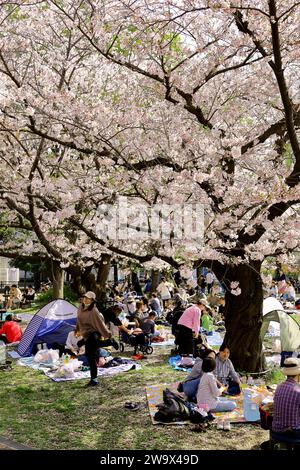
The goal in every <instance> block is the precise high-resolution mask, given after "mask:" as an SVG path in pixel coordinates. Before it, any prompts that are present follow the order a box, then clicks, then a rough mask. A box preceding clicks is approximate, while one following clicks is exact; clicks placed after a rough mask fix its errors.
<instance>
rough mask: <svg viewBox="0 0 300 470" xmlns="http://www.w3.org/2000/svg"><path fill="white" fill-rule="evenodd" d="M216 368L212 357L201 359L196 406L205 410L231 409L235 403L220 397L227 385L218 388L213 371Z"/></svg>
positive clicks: (234, 406)
mask: <svg viewBox="0 0 300 470" xmlns="http://www.w3.org/2000/svg"><path fill="white" fill-rule="evenodd" d="M215 370H216V361H215V359H214V358H212V357H206V358H205V359H203V363H202V372H203V375H202V377H201V380H200V384H199V387H198V391H197V405H198V408H205V409H206V411H212V412H214V411H215V412H218V411H232V410H234V408H236V403H235V402H234V401H231V400H226V398H223V397H222V398H220V396H221V395H222V393H223V392H226V391H227V389H228V387H225V386H222V387H220V388H218V386H217V379H216V376H215V374H214V373H213V372H214V371H215Z"/></svg>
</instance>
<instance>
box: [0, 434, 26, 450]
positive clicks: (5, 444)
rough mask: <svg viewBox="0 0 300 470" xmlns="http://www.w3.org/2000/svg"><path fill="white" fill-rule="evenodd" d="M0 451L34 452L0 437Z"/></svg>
mask: <svg viewBox="0 0 300 470" xmlns="http://www.w3.org/2000/svg"><path fill="white" fill-rule="evenodd" d="M0 450H35V449H33V448H32V447H28V446H24V445H23V444H19V443H18V442H14V441H11V440H10V439H6V438H5V437H1V436H0Z"/></svg>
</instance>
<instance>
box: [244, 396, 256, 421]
mask: <svg viewBox="0 0 300 470" xmlns="http://www.w3.org/2000/svg"><path fill="white" fill-rule="evenodd" d="M244 418H245V420H246V421H259V420H260V413H259V405H258V403H255V401H254V399H253V393H252V392H251V390H249V389H245V390H244Z"/></svg>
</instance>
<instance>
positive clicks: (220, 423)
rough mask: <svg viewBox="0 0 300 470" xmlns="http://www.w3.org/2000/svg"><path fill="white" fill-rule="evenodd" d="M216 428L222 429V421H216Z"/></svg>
mask: <svg viewBox="0 0 300 470" xmlns="http://www.w3.org/2000/svg"><path fill="white" fill-rule="evenodd" d="M217 429H224V421H218V422H217Z"/></svg>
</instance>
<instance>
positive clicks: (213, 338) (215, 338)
mask: <svg viewBox="0 0 300 470" xmlns="http://www.w3.org/2000/svg"><path fill="white" fill-rule="evenodd" d="M206 341H207V343H208V345H209V346H221V344H222V343H223V338H222V336H221V335H220V333H219V332H218V331H214V332H213V334H212V335H209V336H206Z"/></svg>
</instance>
